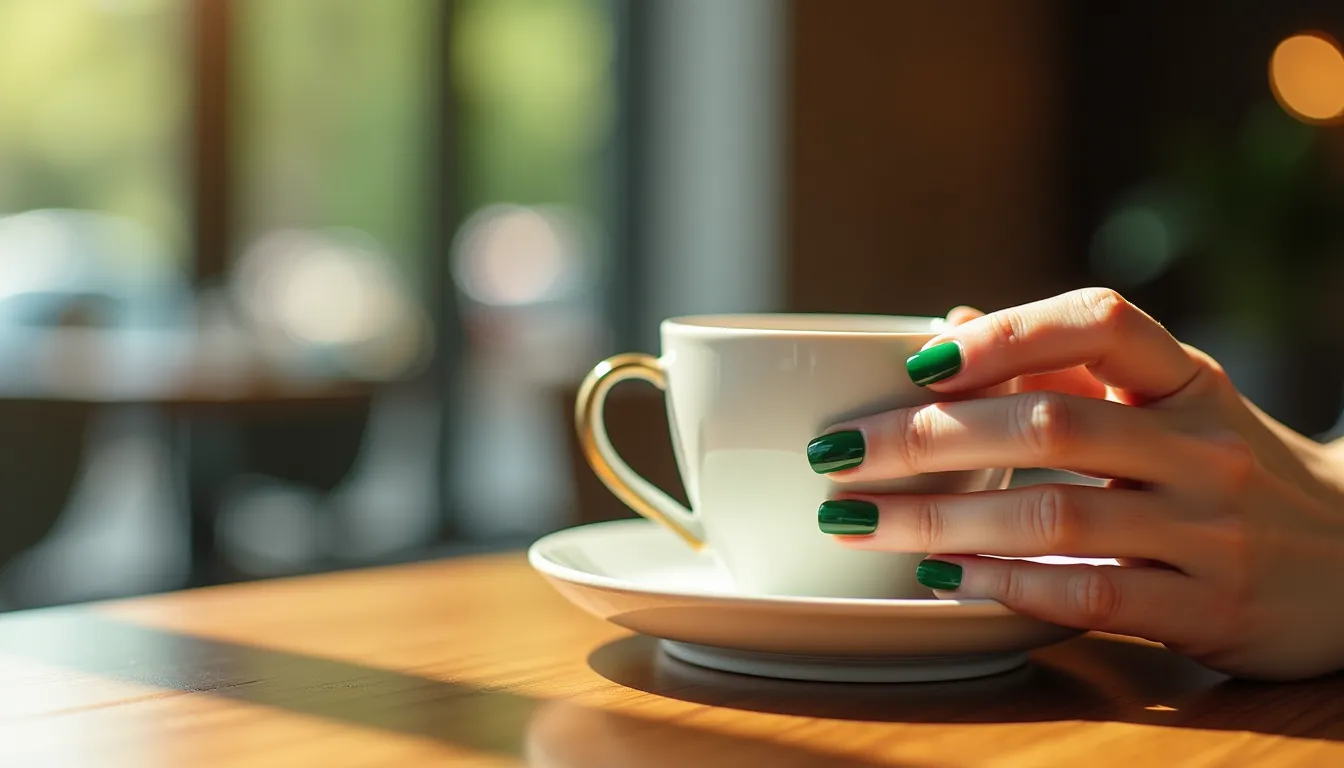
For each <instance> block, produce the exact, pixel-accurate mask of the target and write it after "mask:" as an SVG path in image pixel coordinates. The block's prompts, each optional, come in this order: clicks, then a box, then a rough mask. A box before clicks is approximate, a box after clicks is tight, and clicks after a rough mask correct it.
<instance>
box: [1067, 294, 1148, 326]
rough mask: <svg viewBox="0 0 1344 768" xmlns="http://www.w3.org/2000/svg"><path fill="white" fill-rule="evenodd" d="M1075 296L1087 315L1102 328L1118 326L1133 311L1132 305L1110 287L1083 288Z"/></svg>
mask: <svg viewBox="0 0 1344 768" xmlns="http://www.w3.org/2000/svg"><path fill="white" fill-rule="evenodd" d="M1077 298H1078V303H1079V304H1081V305H1082V307H1083V309H1084V310H1085V311H1086V313H1087V316H1088V317H1089V318H1091V319H1092V321H1093V322H1095V323H1096V324H1097V325H1100V326H1101V327H1103V328H1115V327H1118V326H1119V325H1121V324H1122V323H1124V322H1125V321H1127V320H1128V318H1129V317H1130V315H1131V314H1132V313H1133V312H1134V305H1133V304H1130V303H1129V301H1127V300H1126V299H1125V297H1123V296H1121V295H1120V293H1119V292H1118V291H1116V290H1114V289H1112V288H1084V289H1082V290H1081V291H1079V292H1078V294H1077Z"/></svg>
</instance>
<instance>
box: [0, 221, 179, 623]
mask: <svg viewBox="0 0 1344 768" xmlns="http://www.w3.org/2000/svg"><path fill="white" fill-rule="evenodd" d="M190 308H191V295H190V291H189V289H188V286H187V283H186V280H185V278H184V276H183V275H182V274H181V273H180V272H179V271H177V270H176V269H174V259H173V258H172V257H171V254H169V253H167V252H166V251H165V249H164V247H163V245H162V244H161V243H160V242H158V241H157V240H156V238H154V237H153V235H152V234H151V233H149V232H148V231H147V230H145V229H144V228H143V227H140V226H139V225H137V224H136V223H134V222H132V221H129V220H127V219H124V218H121V217H117V216H112V215H108V214H103V213H98V212H94V211H79V210H64V209H49V210H34V211H27V212H24V213H19V214H14V215H9V216H4V217H0V378H3V377H5V376H7V375H8V376H12V377H14V378H15V379H16V380H21V381H22V382H23V386H22V387H19V389H24V390H26V392H25V394H24V395H23V396H22V397H21V398H20V397H14V396H10V397H0V494H3V495H0V510H3V511H2V512H0V568H3V567H5V566H11V567H10V568H9V569H8V571H7V572H6V578H5V591H6V592H7V593H8V602H9V603H11V604H14V603H19V604H33V603H36V604H41V603H42V602H44V601H60V600H66V599H79V598H82V597H88V596H103V594H106V593H101V594H96V595H88V594H83V593H80V594H75V593H69V592H62V591H61V590H60V589H59V588H58V587H56V586H54V585H51V584H47V583H46V582H51V581H53V579H51V578H48V577H49V576H51V575H52V574H59V573H61V572H70V571H74V570H79V571H82V572H84V573H85V575H86V577H87V578H89V579H90V580H92V581H93V582H97V583H98V584H99V585H100V586H101V587H108V588H111V589H113V591H115V587H114V586H112V585H114V584H115V583H116V577H117V574H113V573H95V572H94V571H96V570H97V564H98V562H99V561H98V558H97V556H96V553H93V555H94V556H91V552H90V550H89V548H88V547H86V546H84V544H87V543H89V542H87V541H85V539H86V538H87V537H84V538H81V536H83V534H84V533H86V532H88V531H87V530H79V526H70V527H68V529H67V530H62V531H61V532H60V534H59V535H56V536H51V537H50V538H49V537H48V534H51V533H52V531H53V529H55V528H56V527H57V524H58V522H60V521H61V520H62V514H63V513H64V512H66V511H67V508H68V507H69V505H70V503H71V498H72V496H73V495H74V492H75V490H76V487H77V485H79V484H80V483H82V482H85V481H86V480H87V479H88V478H87V477H86V476H85V474H84V470H85V469H86V465H87V463H88V461H89V460H90V458H91V457H90V456H89V455H88V453H87V450H86V448H87V447H88V434H89V433H90V431H91V428H92V427H96V426H97V424H98V421H99V419H98V416H99V413H98V409H96V408H95V404H94V403H91V402H88V401H81V400H78V399H71V398H69V397H67V396H62V395H61V394H59V390H60V387H56V388H54V389H53V390H52V392H51V394H50V395H47V394H45V393H44V391H43V382H42V381H40V380H36V379H33V378H32V377H31V376H30V373H31V372H30V371H29V370H28V366H29V365H30V363H29V362H28V361H29V360H30V359H31V357H30V356H31V355H33V354H37V353H40V352H41V350H42V349H43V348H44V345H49V344H51V343H52V340H53V334H52V331H56V330H59V329H64V328H97V329H106V330H109V331H112V332H114V337H116V338H120V336H121V335H122V334H121V333H116V332H126V333H129V334H133V333H134V332H135V331H137V330H146V329H155V328H169V327H172V326H174V325H177V324H180V323H182V322H185V320H186V319H187V318H188V317H189V312H190ZM94 375H97V373H96V372H95V373H94ZM53 383H56V384H59V382H53ZM142 426H143V425H142ZM153 426H154V425H149V427H150V429H151V432H152V431H153ZM160 426H161V425H160ZM95 431H96V430H95ZM160 436H162V435H160ZM121 479H122V480H125V479H126V478H124V477H123V478H121ZM87 490H89V494H88V495H91V496H93V497H95V498H94V499H93V503H94V504H97V505H99V506H100V509H99V510H97V512H98V513H99V514H98V515H97V517H98V518H99V531H100V533H99V534H98V536H99V537H100V538H105V537H103V534H104V533H106V531H107V530H108V526H110V525H111V526H115V525H117V524H118V523H119V522H121V523H125V522H128V521H125V520H117V519H114V518H115V517H116V516H115V515H114V514H112V513H111V512H109V511H108V509H107V508H106V504H107V502H108V499H107V498H106V496H107V494H106V493H104V492H102V491H101V490H99V489H87ZM99 497H101V498H99ZM160 501H161V502H162V504H161V509H160V512H161V513H162V514H160V517H168V516H170V513H169V512H168V509H169V508H170V507H171V500H170V499H168V498H166V497H165V498H162V499H160ZM126 527H127V526H126V525H122V528H126ZM131 527H135V523H134V522H132V525H131ZM155 527H156V526H155V525H154V524H153V523H150V524H149V526H148V530H146V527H145V525H144V521H143V520H140V521H139V527H138V528H137V531H138V533H139V534H142V535H143V536H142V538H144V537H147V538H150V539H152V538H153V536H154V534H155V533H156V531H155V530H154V528H155ZM85 528H86V529H87V526H86V527H85ZM131 535H136V534H134V533H133V534H131ZM77 541H78V542H79V544H78V545H76V542H77ZM95 543H96V542H95ZM108 546H113V545H111V544H110V543H109V544H108ZM95 548H96V547H95ZM104 549H106V547H104ZM20 556H22V558H23V560H22V562H21V563H20V562H19V558H20ZM20 565H21V566H22V567H21V568H19V572H16V571H15V568H16V567H19V566H20ZM33 574H45V575H44V576H41V577H40V578H36V579H35V578H33ZM140 576H143V573H141V574H137V576H136V578H137V579H138V578H139V577H140ZM16 580H17V581H19V582H23V581H27V582H28V584H29V586H30V587H33V588H24V589H20V590H19V591H20V592H21V593H22V594H19V595H16V593H15V589H14V586H15V583H16ZM35 582H43V583H36V584H35ZM48 587H50V588H48Z"/></svg>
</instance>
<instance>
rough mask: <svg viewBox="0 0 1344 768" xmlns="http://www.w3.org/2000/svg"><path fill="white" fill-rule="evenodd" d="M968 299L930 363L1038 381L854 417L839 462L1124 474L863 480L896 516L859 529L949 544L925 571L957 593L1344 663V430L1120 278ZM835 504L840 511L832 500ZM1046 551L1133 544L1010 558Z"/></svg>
mask: <svg viewBox="0 0 1344 768" xmlns="http://www.w3.org/2000/svg"><path fill="white" fill-rule="evenodd" d="M949 320H950V321H951V322H950V327H949V328H948V329H947V330H946V331H945V332H944V333H943V334H942V335H940V336H939V337H938V338H936V339H934V340H932V341H931V342H930V343H929V344H928V345H926V347H925V349H924V350H923V351H922V352H921V353H920V354H919V355H917V356H916V357H913V358H911V360H910V362H909V364H908V365H909V368H910V370H911V375H912V378H915V379H916V380H917V381H923V382H924V383H925V384H926V385H927V386H928V387H929V388H930V389H933V390H936V391H938V392H943V393H949V394H951V393H968V392H973V391H978V390H982V389H984V388H986V387H990V386H993V385H997V384H1001V383H1004V382H1007V381H1011V380H1013V379H1014V378H1018V379H1019V382H1018V383H1019V389H1020V391H1019V392H1018V393H1017V394H1012V395H1007V396H1000V397H981V398H975V399H962V400H958V401H949V402H940V403H936V404H933V405H926V406H919V407H914V408H905V409H900V410H895V411H891V412H887V413H882V414H878V415H875V416H870V417H866V418H861V419H856V420H854V421H849V422H845V423H842V424H837V425H835V426H834V427H833V429H831V430H827V434H830V433H833V432H836V431H843V430H858V431H860V432H861V433H862V435H863V438H864V447H865V448H864V453H863V458H862V463H860V464H859V465H858V466H856V467H853V468H850V469H845V470H843V471H840V472H836V473H834V474H832V475H831V477H832V478H833V479H834V480H835V481H837V482H838V483H848V482H856V481H871V480H877V479H882V478H894V477H904V476H909V475H914V474H918V473H924V472H940V471H946V470H964V469H974V468H980V467H998V466H1010V467H1052V468H1057V469H1062V470H1069V471H1073V472H1077V473H1081V474H1085V475H1091V476H1095V477H1099V478H1104V479H1106V481H1107V482H1106V483H1105V485H1104V486H1091V485H1076V484H1046V485H1037V486H1030V487H1025V488H1016V489H1009V490H997V491H984V492H978V493H967V494H950V495H925V496H920V495H888V496H865V495H859V494H853V495H846V496H842V497H840V498H848V499H854V500H858V501H860V502H867V505H865V504H862V503H860V504H858V505H849V506H848V508H847V509H848V511H849V513H850V515H851V519H852V518H853V517H854V514H855V513H856V511H857V517H858V518H860V519H861V518H864V517H865V513H868V515H867V517H868V519H869V520H874V519H875V521H876V527H875V529H874V530H873V532H872V533H871V534H867V535H844V536H837V538H838V539H839V540H840V541H842V542H843V543H845V544H846V545H847V546H850V547H853V548H854V549H868V550H884V551H896V552H923V553H930V557H929V559H927V560H925V561H924V562H923V563H922V564H921V565H920V568H919V575H920V580H921V582H923V583H924V584H926V585H927V586H930V587H933V588H934V589H935V592H936V593H937V594H938V595H940V596H949V597H987V598H993V599H995V600H998V601H1000V602H1002V603H1003V604H1005V605H1006V606H1008V607H1009V608H1011V609H1013V610H1015V611H1018V612H1020V613H1023V614H1026V615H1030V616H1034V617H1037V618H1040V619H1043V620H1046V621H1051V622H1055V623H1058V624H1063V625H1067V626H1072V627H1078V628H1082V629H1095V630H1102V631H1108V632H1116V633H1121V634H1130V635H1136V636H1140V637H1144V638H1147V639H1150V640H1155V641H1158V642H1162V643H1165V644H1166V645H1167V646H1168V647H1170V648H1172V649H1173V650H1175V651H1178V652H1181V653H1184V654H1187V655H1189V656H1191V657H1193V658H1195V659H1197V660H1198V661H1200V662H1202V663H1204V664H1206V665H1207V666H1209V667H1212V668H1215V669H1218V670H1221V671H1225V672H1228V673H1231V674H1235V675H1240V676H1246V677H1260V678H1271V679H1293V678H1302V677H1309V676H1313V675H1317V674H1322V673H1326V672H1330V671H1334V670H1338V669H1341V668H1344V608H1342V607H1341V606H1344V452H1341V451H1340V450H1338V447H1337V446H1336V447H1335V448H1330V449H1328V448H1327V447H1325V446H1322V445H1320V444H1318V443H1316V442H1313V441H1311V440H1309V439H1307V438H1305V437H1303V436H1302V435H1300V434H1297V433H1296V432H1293V431H1292V430H1289V429H1287V428H1286V427H1284V426H1283V425H1281V424H1278V423H1277V422H1275V421H1273V420H1272V419H1270V418H1269V417H1268V416H1266V415H1265V414H1264V413H1262V412H1260V411H1259V410H1258V409H1256V408H1255V407H1254V406H1253V405H1251V404H1250V403H1248V402H1247V401H1246V400H1245V399H1244V398H1243V397H1241V395H1240V394H1239V393H1238V392H1237V391H1236V389H1235V388H1234V387H1233V385H1232V383H1231V382H1230V381H1229V380H1228V378H1227V376H1226V375H1225V374H1224V372H1223V370H1222V369H1221V368H1220V367H1219V366H1218V364H1217V363H1216V362H1214V361H1213V360H1212V359H1211V358H1209V357H1208V356H1206V355H1205V354H1203V353H1201V352H1199V351H1198V350H1196V349H1194V348H1191V347H1189V346H1185V345H1182V344H1180V343H1179V342H1177V341H1176V339H1174V338H1173V337H1172V336H1171V335H1170V334H1169V333H1168V332H1167V331H1166V330H1165V329H1164V328H1163V327H1162V326H1161V325H1159V324H1158V323H1157V322H1156V321H1155V320H1153V319H1152V318H1150V317H1149V316H1148V315H1146V314H1144V313H1143V312H1142V311H1140V310H1139V309H1137V308H1136V307H1134V306H1133V305H1132V304H1130V303H1129V302H1127V301H1126V300H1125V299H1123V298H1122V297H1121V296H1119V295H1118V294H1116V293H1115V292H1113V291H1109V290H1104V289H1086V290H1081V291H1075V292H1071V293H1067V294H1064V295H1061V296H1056V297H1054V298H1050V299H1046V300H1044V301H1040V302H1036V303H1032V304H1027V305H1024V306H1020V307H1015V308H1011V309H1006V310H1003V311H1000V312H994V313H992V314H988V315H981V314H979V313H977V312H975V311H973V310H968V309H964V308H963V309H958V310H955V311H954V312H953V313H951V314H950V315H949ZM818 445H819V446H821V447H823V448H824V445H825V442H824V436H823V437H822V438H820V439H819V440H817V441H814V446H818ZM811 448H812V447H810V449H811ZM869 505H871V506H869ZM819 519H820V521H821V523H822V529H823V530H826V528H827V525H826V521H827V512H826V505H823V508H822V510H821V511H820V512H819ZM981 555H998V556H1001V557H1000V558H994V557H982V556H981ZM1046 555H1064V556H1070V557H1082V558H1116V560H1117V561H1118V563H1119V565H1118V566H1115V565H1099V566H1094V565H1081V564H1079V565H1058V564H1046V563H1038V562H1032V561H1026V560H1013V559H1002V557H1009V558H1026V557H1039V556H1046Z"/></svg>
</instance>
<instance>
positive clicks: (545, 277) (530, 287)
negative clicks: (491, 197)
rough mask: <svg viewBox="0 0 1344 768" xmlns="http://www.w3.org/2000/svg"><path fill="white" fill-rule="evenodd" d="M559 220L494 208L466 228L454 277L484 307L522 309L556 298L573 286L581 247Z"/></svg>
mask: <svg viewBox="0 0 1344 768" xmlns="http://www.w3.org/2000/svg"><path fill="white" fill-rule="evenodd" d="M568 230H569V228H568V227H567V226H566V222H565V221H564V219H563V218H561V217H560V216H558V215H554V214H551V213H549V212H543V211H542V210H539V209H536V208H528V207H523V206H516V205H492V206H488V207H486V208H483V209H481V210H480V211H478V212H477V213H476V214H475V215H473V216H472V217H471V218H470V219H468V220H467V222H466V223H465V224H464V225H463V227H462V231H461V232H460V233H459V236H458V240H457V243H456V248H455V253H454V255H453V256H454V258H453V277H454V280H455V281H456V282H457V285H458V287H459V288H461V290H462V292H463V293H465V294H466V295H467V296H469V297H471V298H472V299H473V300H475V301H478V302H480V303H482V304H489V305H500V306H520V305H527V304H535V303H538V302H542V301H545V300H547V299H550V298H553V297H555V296H556V294H557V293H559V292H560V291H561V290H562V289H563V288H564V287H565V286H566V285H568V284H569V283H570V282H572V280H573V278H574V271H575V268H576V267H577V264H576V263H575V261H576V256H577V254H576V252H575V251H576V243H575V239H574V237H573V236H572V234H571V233H570V232H569V231H568Z"/></svg>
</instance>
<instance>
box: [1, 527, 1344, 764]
mask: <svg viewBox="0 0 1344 768" xmlns="http://www.w3.org/2000/svg"><path fill="white" fill-rule="evenodd" d="M1342 741H1344V678H1340V677H1331V678H1326V679H1321V680H1316V681H1311V682H1306V683H1299V684H1293V685H1271V684H1255V683H1247V682H1239V681H1233V680H1229V679H1227V678H1226V677H1224V676H1223V675H1220V674H1216V673H1213V672H1210V671H1208V670H1205V669H1203V668H1201V667H1199V666H1197V665H1195V664H1193V663H1192V662H1189V661H1188V660H1186V659H1183V658H1181V657H1179V656H1176V655H1174V654H1172V653H1170V652H1168V651H1166V650H1164V649H1162V648H1160V647H1156V646H1153V645H1151V644H1148V643H1144V642H1140V641H1135V640H1130V639H1126V638H1120V637H1113V636H1100V635H1088V636H1084V637H1081V638H1077V639H1075V640H1071V641H1068V642H1066V643H1062V644H1060V645H1056V646H1054V647H1051V648H1048V649H1044V650H1042V651H1039V652H1037V653H1036V654H1034V656H1033V660H1032V663H1031V664H1029V665H1028V666H1027V667H1025V668H1023V669H1021V670H1018V671H1016V672H1013V673H1009V674H1006V675H1001V676H997V677H992V678H986V679H981V680H976V681H969V682H960V683H943V684H918V685H878V686H865V685H834V684H812V683H788V682H781V681H771V680H764V679H755V678H748V677H741V676H736V675H729V674H725V673H718V672H710V671H707V670H701V669H698V668H694V667H691V666H688V665H685V664H682V663H680V662H677V661H674V660H671V659H668V658H666V657H664V656H662V655H661V654H660V653H659V652H658V650H657V647H656V645H655V644H654V643H653V642H652V641H650V640H649V639H647V638H643V637H637V636H632V635H630V634H629V633H628V632H626V631H624V630H621V629H620V628H617V627H614V626H611V625H607V624H605V623H603V622H601V621H598V620H596V619H594V618H591V617H589V616H588V615H586V614H584V613H581V612H580V611H579V610H578V609H576V608H574V607H572V606H571V605H569V604H568V603H567V602H565V601H564V600H562V599H561V598H560V597H559V596H558V595H557V594H556V593H555V592H554V591H553V590H552V589H551V588H550V587H549V586H548V585H547V584H546V583H545V582H543V581H542V580H541V578H540V577H538V576H537V575H535V574H534V573H533V572H532V571H531V569H530V568H529V567H528V566H527V563H526V561H525V559H524V557H523V555H522V554H521V553H513V554H506V555H492V556H484V557H477V558H463V559H457V560H448V561H443V562H438V563H426V564H417V565H410V566H400V567H394V568H385V569H377V570H367V571H349V572H344V573H337V574H328V575H323V576H316V577H308V578H303V579H291V580H280V581H271V582H256V583H252V584H242V585H234V586H228V587H217V588H213V589H206V590H199V591H194V592H181V593H174V594H167V595H161V596H155V597H148V598H140V599H135V600H129V601H120V602H114V603H103V604H93V605H88V606H75V607H68V608H59V609H47V610H40V611H31V612H21V613H14V614H9V615H6V616H4V617H0V765H2V766H5V767H6V768H10V767H11V766H27V765H53V766H85V765H88V766H136V767H137V768H154V767H156V766H224V765H228V766H234V765H237V766H270V765H284V766H307V765H312V766H346V765H350V766H366V765H367V766H376V765H398V766H408V765H416V766H420V765H483V766H494V765H529V766H565V767H566V768H569V767H571V766H585V767H597V768H602V767H605V766H612V767H621V768H626V767H637V766H657V767H661V766H694V767H695V768H705V767H706V766H720V765H723V766H811V765H819V766H821V765H825V766H875V765H893V766H959V765H992V766H1031V767H1034V766H1050V765H1088V766H1107V765H1123V766H1136V765H1150V764H1151V765H1163V766H1172V765H1197V766H1218V765H1255V766H1267V767H1271V768H1272V767H1274V766H1285V765H1307V766H1325V765H1344V743H1341V742H1342Z"/></svg>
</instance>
